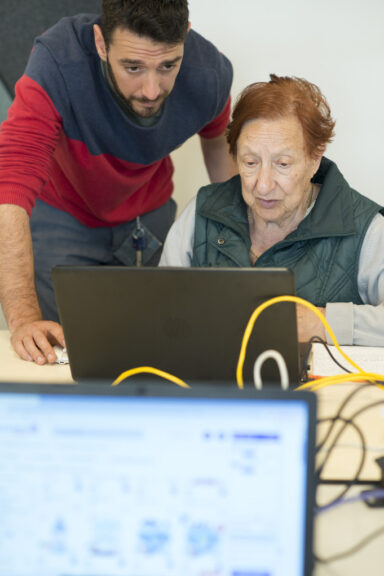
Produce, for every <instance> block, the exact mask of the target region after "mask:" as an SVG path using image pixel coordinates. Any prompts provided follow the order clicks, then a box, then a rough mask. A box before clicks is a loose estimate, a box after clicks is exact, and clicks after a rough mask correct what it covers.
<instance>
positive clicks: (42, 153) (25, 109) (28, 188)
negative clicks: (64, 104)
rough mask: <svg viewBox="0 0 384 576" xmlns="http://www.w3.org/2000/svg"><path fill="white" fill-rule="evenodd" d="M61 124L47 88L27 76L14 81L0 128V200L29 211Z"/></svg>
mask: <svg viewBox="0 0 384 576" xmlns="http://www.w3.org/2000/svg"><path fill="white" fill-rule="evenodd" d="M61 128H62V121H61V117H60V115H59V114H58V112H57V110H56V109H55V107H54V105H53V103H52V101H51V99H50V98H49V96H48V95H47V94H46V92H45V91H44V90H43V89H42V88H41V86H39V85H38V84H37V83H36V82H35V81H34V80H32V79H31V78H29V77H28V76H25V75H24V76H22V78H21V79H20V80H19V81H18V82H17V84H16V97H15V100H14V102H13V103H12V105H11V107H10V109H9V113H8V119H7V120H6V121H4V122H3V124H2V125H1V131H0V204H16V205H19V206H21V207H22V208H25V209H26V211H27V212H28V214H29V215H31V212H32V208H33V206H34V203H35V200H36V198H37V196H38V195H39V194H40V191H41V190H42V188H43V186H44V184H45V183H46V182H47V180H48V178H49V175H50V169H51V161H52V156H53V154H54V151H55V148H56V143H57V141H58V138H59V135H60V131H61Z"/></svg>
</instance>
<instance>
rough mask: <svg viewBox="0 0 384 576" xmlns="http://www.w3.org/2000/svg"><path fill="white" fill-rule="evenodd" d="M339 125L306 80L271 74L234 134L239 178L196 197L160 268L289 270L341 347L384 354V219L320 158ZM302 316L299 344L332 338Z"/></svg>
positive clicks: (238, 118) (237, 119)
mask: <svg viewBox="0 0 384 576" xmlns="http://www.w3.org/2000/svg"><path fill="white" fill-rule="evenodd" d="M334 125H335V123H334V121H333V119H332V117H331V113H330V109H329V106H328V104H327V101H326V99H325V98H324V96H323V95H322V94H321V92H320V90H319V89H318V88H317V87H316V86H315V85H313V84H311V83H309V82H307V81H306V80H303V79H299V78H291V77H277V76H275V75H271V79H270V81H269V82H258V83H256V84H252V85H251V86H249V87H248V88H246V89H245V90H244V92H243V93H242V94H241V95H240V98H239V99H238V101H237V104H236V106H235V109H234V111H233V116H232V122H231V124H230V125H229V129H228V142H229V147H230V151H231V153H232V155H233V157H234V159H235V161H236V163H237V166H238V171H239V175H237V176H235V177H233V178H232V179H231V180H228V181H227V182H224V183H220V184H211V185H209V186H205V187H204V188H201V189H200V190H199V192H198V194H197V197H196V198H195V199H193V201H191V202H190V203H189V205H188V206H187V208H186V209H185V210H184V212H183V213H182V215H181V216H180V218H179V219H178V220H177V221H176V222H175V224H174V225H173V227H172V228H171V230H170V232H169V235H168V238H167V240H166V243H165V246H164V251H163V256H162V259H161V262H160V265H163V266H242V267H245V266H254V267H270V266H278V267H287V268H291V269H292V270H293V271H294V274H295V282H296V293H297V295H298V296H301V297H302V298H305V299H306V300H309V301H310V302H312V303H313V304H314V305H315V306H318V307H319V309H320V310H321V311H322V312H323V313H324V314H326V318H327V320H328V321H329V323H330V325H331V327H332V328H333V330H334V331H335V334H336V337H337V339H338V340H339V343H341V344H359V345H376V346H384V305H383V302H384V218H383V216H382V214H381V213H380V209H381V207H380V206H379V205H378V204H376V203H375V202H373V201H372V200H369V199H368V198H366V197H364V196H362V195H361V194H359V193H358V192H356V191H355V190H353V189H352V188H350V186H349V185H348V183H347V182H346V180H345V179H344V177H343V175H342V174H341V172H340V171H339V169H338V168H337V166H336V164H334V163H333V162H331V161H330V160H328V159H327V158H325V157H323V154H324V152H325V149H326V145H327V144H328V143H329V142H330V141H331V139H332V136H333V129H334ZM298 308H299V309H298V328H299V338H300V340H306V339H308V338H309V337H311V336H312V335H317V336H322V337H323V338H325V331H324V328H323V325H322V323H321V322H320V321H319V320H318V318H317V317H316V315H315V314H313V312H311V311H309V310H308V309H307V308H304V307H298Z"/></svg>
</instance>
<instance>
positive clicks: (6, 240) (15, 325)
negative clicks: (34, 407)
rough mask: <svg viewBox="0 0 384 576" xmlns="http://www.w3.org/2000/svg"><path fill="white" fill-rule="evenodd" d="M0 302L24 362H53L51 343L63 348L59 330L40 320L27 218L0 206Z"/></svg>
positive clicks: (16, 209)
mask: <svg viewBox="0 0 384 576" xmlns="http://www.w3.org/2000/svg"><path fill="white" fill-rule="evenodd" d="M0 300H1V304H2V307H3V311H4V315H5V317H6V320H7V323H8V327H9V330H10V332H11V342H12V345H13V347H14V349H15V350H16V352H17V353H18V354H19V356H21V358H23V359H24V360H29V361H32V360H33V361H34V362H37V363H38V364H45V363H46V361H47V360H48V362H54V361H55V360H56V355H55V352H54V350H53V348H52V345H51V344H53V343H59V344H61V345H62V346H64V336H63V331H62V328H61V326H60V325H59V324H57V323H56V322H49V321H43V320H42V314H41V310H40V307H39V304H38V299H37V295H36V290H35V284H34V267H33V251H32V240H31V232H30V227H29V218H28V214H27V213H26V211H25V210H24V208H21V207H20V206H13V205H10V204H3V205H0Z"/></svg>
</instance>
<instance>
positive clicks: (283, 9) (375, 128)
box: [173, 0, 384, 208]
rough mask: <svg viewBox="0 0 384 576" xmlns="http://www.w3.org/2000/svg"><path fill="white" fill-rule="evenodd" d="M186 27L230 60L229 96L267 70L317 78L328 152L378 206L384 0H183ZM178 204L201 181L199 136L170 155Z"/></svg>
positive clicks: (383, 125) (383, 127)
mask: <svg viewBox="0 0 384 576" xmlns="http://www.w3.org/2000/svg"><path fill="white" fill-rule="evenodd" d="M189 6H190V14H191V22H192V27H193V28H194V29H195V30H197V31H198V32H200V33H201V34H203V36H206V37H207V38H209V39H210V40H211V41H212V42H213V43H214V44H215V45H216V46H217V47H218V48H219V49H220V50H221V51H222V52H224V53H225V54H226V55H227V56H228V57H229V58H230V60H231V61H232V64H233V66H234V71H235V78H234V84H233V90H232V95H233V97H236V96H237V95H238V94H239V92H240V91H241V90H242V89H243V88H244V87H245V86H246V85H248V84H250V83H251V82H256V81H265V80H268V78H269V73H276V74H278V75H294V76H300V77H303V78H306V79H307V80H310V81H311V82H314V83H315V84H317V85H318V86H319V87H320V89H321V90H322V92H323V93H324V95H325V96H326V97H327V99H328V102H329V104H330V107H331V110H332V113H333V116H334V118H335V119H336V137H335V140H334V142H333V143H332V144H331V145H330V146H329V148H328V150H327V155H328V156H329V157H330V158H331V159H332V160H334V161H335V162H336V163H337V164H338V165H339V168H340V169H341V171H342V172H343V174H344V176H345V177H346V179H347V180H348V181H349V183H350V184H351V186H353V187H354V188H356V189H357V190H359V192H361V193H363V194H365V195H366V196H369V197H370V198H372V199H374V200H376V201H377V202H379V203H380V204H384V181H383V180H384V179H383V175H384V0H322V1H319V0H264V1H263V2H261V1H260V0H189ZM173 159H174V162H175V168H176V173H175V199H176V200H177V202H178V204H179V208H182V207H183V206H184V205H185V203H186V202H187V201H188V199H189V198H191V197H192V196H193V195H194V194H195V193H196V192H197V190H198V188H199V187H200V186H202V185H204V184H206V183H207V182H208V177H207V174H206V171H205V168H204V165H203V162H202V158H201V154H200V149H199V142H198V138H197V137H194V138H192V139H191V140H190V141H189V142H187V143H186V144H185V145H184V146H183V147H182V148H180V149H179V150H177V151H176V152H175V153H174V154H173Z"/></svg>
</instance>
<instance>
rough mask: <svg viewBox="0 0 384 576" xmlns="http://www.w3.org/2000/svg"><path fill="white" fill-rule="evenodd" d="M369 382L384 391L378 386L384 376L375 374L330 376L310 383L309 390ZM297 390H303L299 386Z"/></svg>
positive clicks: (382, 387) (360, 373) (362, 373)
mask: <svg viewBox="0 0 384 576" xmlns="http://www.w3.org/2000/svg"><path fill="white" fill-rule="evenodd" d="M364 380H367V381H368V382H370V383H371V384H372V383H374V382H376V384H375V385H376V386H377V387H378V388H380V389H381V390H384V386H383V385H382V384H378V382H379V381H381V382H383V381H384V375H383V374H375V373H373V372H359V373H357V374H356V373H355V374H338V375H336V376H328V377H326V378H319V379H318V380H314V381H313V382H308V384H310V385H311V386H308V388H309V389H310V390H311V391H312V392H315V391H316V390H320V389H321V388H325V387H326V386H333V385H335V384H342V383H343V382H361V381H364ZM296 390H303V387H302V386H298V387H297V388H296Z"/></svg>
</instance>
